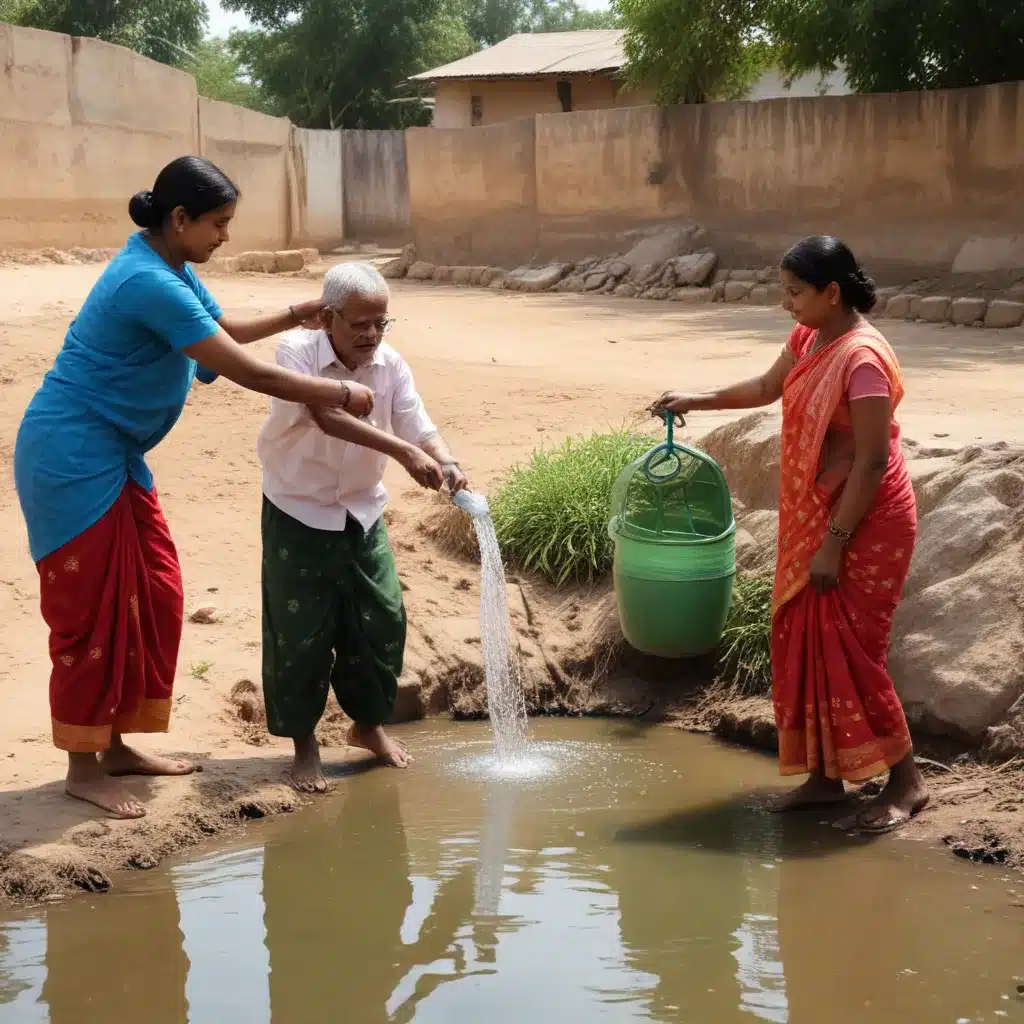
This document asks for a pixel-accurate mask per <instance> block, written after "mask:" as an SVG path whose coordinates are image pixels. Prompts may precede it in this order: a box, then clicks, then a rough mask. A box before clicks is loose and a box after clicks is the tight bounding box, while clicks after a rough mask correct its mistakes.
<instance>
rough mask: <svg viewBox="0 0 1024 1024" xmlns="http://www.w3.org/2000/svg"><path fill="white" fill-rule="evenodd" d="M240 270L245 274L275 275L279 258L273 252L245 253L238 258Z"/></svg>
mask: <svg viewBox="0 0 1024 1024" xmlns="http://www.w3.org/2000/svg"><path fill="white" fill-rule="evenodd" d="M238 269H239V271H241V272H242V273H243V274H273V273H274V272H275V271H276V270H277V256H275V255H274V253H272V252H243V253H240V254H239V256H238Z"/></svg>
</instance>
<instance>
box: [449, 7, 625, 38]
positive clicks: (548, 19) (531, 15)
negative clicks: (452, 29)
mask: <svg viewBox="0 0 1024 1024" xmlns="http://www.w3.org/2000/svg"><path fill="white" fill-rule="evenodd" d="M463 2H464V5H465V6H464V10H465V14H464V17H465V21H466V27H467V28H468V30H469V34H470V35H471V36H472V37H473V39H474V40H476V42H477V43H479V44H480V45H481V46H493V45H494V44H495V43H498V42H501V40H502V39H507V38H508V37H509V36H511V35H515V34H516V33H517V32H565V31H569V30H574V29H586V28H615V27H616V25H617V16H616V14H615V12H614V11H611V10H604V11H590V10H587V9H586V8H584V7H580V5H579V3H578V2H577V0H463Z"/></svg>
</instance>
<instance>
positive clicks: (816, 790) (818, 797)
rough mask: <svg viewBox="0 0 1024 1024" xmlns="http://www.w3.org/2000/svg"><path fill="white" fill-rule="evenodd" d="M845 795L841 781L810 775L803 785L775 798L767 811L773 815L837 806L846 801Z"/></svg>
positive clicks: (844, 788)
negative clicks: (825, 805)
mask: <svg viewBox="0 0 1024 1024" xmlns="http://www.w3.org/2000/svg"><path fill="white" fill-rule="evenodd" d="M846 795H847V794H846V787H845V786H844V785H843V780H842V779H826V778H825V776H824V775H812V776H811V777H810V778H809V779H808V780H807V781H806V782H805V783H803V785H801V786H797V787H796V789H791V790H790V791H789V792H788V793H782V794H780V795H779V796H777V797H775V799H774V800H772V801H771V803H769V805H768V810H770V811H772V812H773V813H775V814H783V813H785V812H786V811H798V810H801V809H802V808H804V807H820V806H821V805H823V804H838V803H842V802H843V801H844V800H845V799H846Z"/></svg>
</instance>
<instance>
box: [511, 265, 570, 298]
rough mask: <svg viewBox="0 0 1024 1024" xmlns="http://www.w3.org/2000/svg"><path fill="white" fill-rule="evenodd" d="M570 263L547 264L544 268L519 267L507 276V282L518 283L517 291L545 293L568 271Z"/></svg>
mask: <svg viewBox="0 0 1024 1024" xmlns="http://www.w3.org/2000/svg"><path fill="white" fill-rule="evenodd" d="M570 270H572V264H571V263H549V264H548V265H547V266H544V267H519V268H518V269H517V270H513V271H512V273H511V274H509V275H508V279H507V281H518V282H519V288H518V289H517V290H518V291H521V292H546V291H550V290H551V289H552V288H554V287H555V285H556V284H558V282H559V281H561V280H562V278H563V277H565V275H566V274H568V273H569V271H570ZM507 281H506V286H507Z"/></svg>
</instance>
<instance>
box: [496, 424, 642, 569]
mask: <svg viewBox="0 0 1024 1024" xmlns="http://www.w3.org/2000/svg"><path fill="white" fill-rule="evenodd" d="M651 445H652V439H651V438H650V437H649V436H647V435H644V434H641V433H638V432H636V431H633V430H629V429H627V428H625V427H623V428H620V429H618V430H613V431H611V432H610V433H605V434H592V435H590V436H589V437H571V438H568V439H567V440H565V441H563V442H562V444H560V445H558V447H556V448H552V449H548V450H542V451H538V452H535V453H534V454H533V456H532V457H531V458H530V460H529V462H527V463H526V464H525V465H521V466H517V467H515V468H514V469H513V470H512V471H511V472H510V473H509V474H508V476H507V477H506V478H505V480H504V482H503V483H502V485H501V487H500V488H499V489H498V492H497V494H495V495H494V497H493V499H492V501H491V515H492V517H493V519H494V528H495V532H496V533H497V536H498V543H499V544H500V545H501V550H502V553H503V554H504V556H505V558H506V559H507V560H508V561H509V563H511V564H512V565H515V566H517V567H518V568H521V569H525V570H528V571H531V572H537V573H540V574H541V575H542V576H544V577H545V578H546V579H548V580H550V581H551V582H552V583H554V584H555V585H556V586H562V585H563V584H565V583H568V582H569V581H570V580H572V581H575V582H581V583H582V582H593V581H594V580H596V579H598V578H599V577H600V576H602V575H604V574H605V573H606V572H608V570H609V569H610V568H611V564H612V553H613V548H612V542H611V540H610V539H609V537H608V520H609V518H610V516H611V494H612V485H613V484H614V483H615V478H616V477H617V476H618V475H619V472H620V471H621V470H622V468H623V466H625V465H627V464H628V463H630V462H632V461H633V460H634V459H637V458H639V457H640V456H641V455H643V454H644V452H646V451H647V450H648V449H649V448H650V447H651Z"/></svg>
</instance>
